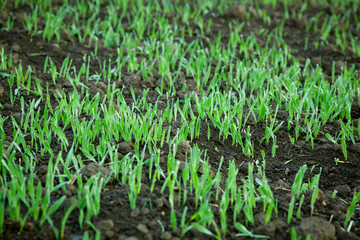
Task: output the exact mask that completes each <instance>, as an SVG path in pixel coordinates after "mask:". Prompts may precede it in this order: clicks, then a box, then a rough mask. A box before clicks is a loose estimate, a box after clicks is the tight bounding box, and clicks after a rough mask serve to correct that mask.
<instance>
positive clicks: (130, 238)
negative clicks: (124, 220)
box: [124, 236, 139, 240]
mask: <svg viewBox="0 0 360 240" xmlns="http://www.w3.org/2000/svg"><path fill="white" fill-rule="evenodd" d="M124 240H139V239H138V238H137V237H133V236H132V237H127V238H125V239H124Z"/></svg>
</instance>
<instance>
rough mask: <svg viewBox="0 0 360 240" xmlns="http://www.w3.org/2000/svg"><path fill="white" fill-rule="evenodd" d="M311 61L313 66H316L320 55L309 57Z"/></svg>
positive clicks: (319, 60) (318, 63)
mask: <svg viewBox="0 0 360 240" xmlns="http://www.w3.org/2000/svg"><path fill="white" fill-rule="evenodd" d="M311 62H312V64H313V66H317V65H320V63H321V58H320V57H314V58H312V59H311Z"/></svg>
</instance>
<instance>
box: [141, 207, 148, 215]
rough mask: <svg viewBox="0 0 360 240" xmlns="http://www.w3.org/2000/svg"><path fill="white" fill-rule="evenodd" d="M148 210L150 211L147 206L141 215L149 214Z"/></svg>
mask: <svg viewBox="0 0 360 240" xmlns="http://www.w3.org/2000/svg"><path fill="white" fill-rule="evenodd" d="M149 212H150V209H149V208H144V210H143V212H142V214H143V215H147V214H149Z"/></svg>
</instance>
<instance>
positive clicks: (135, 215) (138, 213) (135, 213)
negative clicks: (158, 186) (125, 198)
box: [130, 208, 140, 217]
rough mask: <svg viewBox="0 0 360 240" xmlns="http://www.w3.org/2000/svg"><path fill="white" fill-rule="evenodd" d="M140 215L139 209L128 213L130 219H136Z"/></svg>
mask: <svg viewBox="0 0 360 240" xmlns="http://www.w3.org/2000/svg"><path fill="white" fill-rule="evenodd" d="M139 215H140V209H139V208H135V209H134V210H132V212H131V213H130V216H131V217H137V216H139Z"/></svg>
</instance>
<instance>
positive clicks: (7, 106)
mask: <svg viewBox="0 0 360 240" xmlns="http://www.w3.org/2000/svg"><path fill="white" fill-rule="evenodd" d="M13 108H14V106H13V105H11V104H10V103H5V104H4V109H6V110H12V109H13Z"/></svg>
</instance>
